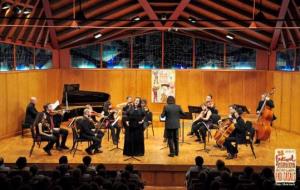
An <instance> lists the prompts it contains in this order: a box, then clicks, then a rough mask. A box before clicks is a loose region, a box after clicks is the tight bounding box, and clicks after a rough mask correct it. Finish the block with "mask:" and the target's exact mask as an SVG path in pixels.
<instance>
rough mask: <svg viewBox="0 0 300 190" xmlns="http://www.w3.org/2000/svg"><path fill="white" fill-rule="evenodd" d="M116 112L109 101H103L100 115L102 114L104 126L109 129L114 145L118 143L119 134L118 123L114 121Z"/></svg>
mask: <svg viewBox="0 0 300 190" xmlns="http://www.w3.org/2000/svg"><path fill="white" fill-rule="evenodd" d="M116 113H117V111H116V110H113V109H112V105H111V103H110V102H109V101H107V102H105V103H104V107H103V112H102V115H104V117H105V118H104V120H105V121H104V124H105V127H106V128H109V129H110V130H111V136H112V139H113V143H114V145H117V144H118V141H119V136H120V131H121V128H120V127H119V125H118V122H115V120H116V118H115V114H116Z"/></svg>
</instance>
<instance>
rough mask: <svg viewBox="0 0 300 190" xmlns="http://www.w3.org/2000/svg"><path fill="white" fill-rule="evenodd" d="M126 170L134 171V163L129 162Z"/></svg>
mask: <svg viewBox="0 0 300 190" xmlns="http://www.w3.org/2000/svg"><path fill="white" fill-rule="evenodd" d="M125 171H128V172H133V165H132V164H127V165H126V166H125Z"/></svg>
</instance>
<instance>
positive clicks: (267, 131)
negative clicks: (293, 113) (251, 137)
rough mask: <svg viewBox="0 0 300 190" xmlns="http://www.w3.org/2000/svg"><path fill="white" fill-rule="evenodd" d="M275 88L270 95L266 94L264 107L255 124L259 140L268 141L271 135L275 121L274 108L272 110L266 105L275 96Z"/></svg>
mask: <svg viewBox="0 0 300 190" xmlns="http://www.w3.org/2000/svg"><path fill="white" fill-rule="evenodd" d="M274 90H275V88H273V89H272V90H271V91H270V92H269V93H266V94H265V97H264V102H263V105H262V107H261V109H260V111H259V113H258V118H257V122H256V123H255V124H254V128H255V130H256V139H257V140H263V141H265V140H268V139H269V138H270V135H271V123H272V120H273V116H274V113H273V111H272V108H270V107H269V106H268V105H267V104H266V103H267V101H268V100H269V97H270V96H271V95H273V94H274Z"/></svg>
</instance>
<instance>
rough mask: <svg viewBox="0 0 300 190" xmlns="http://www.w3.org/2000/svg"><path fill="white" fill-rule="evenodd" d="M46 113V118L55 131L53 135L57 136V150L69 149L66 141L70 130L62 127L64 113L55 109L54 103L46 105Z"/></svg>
mask: <svg viewBox="0 0 300 190" xmlns="http://www.w3.org/2000/svg"><path fill="white" fill-rule="evenodd" d="M44 113H45V114H46V116H47V118H46V119H47V120H48V123H50V128H51V130H52V131H53V135H54V136H55V137H56V143H55V144H56V149H57V150H62V149H69V148H68V147H67V146H66V141H67V137H68V134H69V131H68V130H66V129H63V128H60V124H61V121H62V117H63V116H62V115H63V113H62V112H60V111H55V110H54V109H53V106H52V104H46V105H44ZM60 137H61V142H60Z"/></svg>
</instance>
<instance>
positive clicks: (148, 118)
mask: <svg viewBox="0 0 300 190" xmlns="http://www.w3.org/2000/svg"><path fill="white" fill-rule="evenodd" d="M141 106H142V109H143V110H144V112H145V120H144V125H143V126H144V129H146V128H147V127H148V126H149V125H150V124H151V122H152V112H151V111H150V110H149V108H148V106H147V100H146V99H142V102H141Z"/></svg>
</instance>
